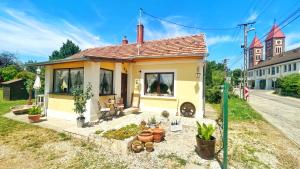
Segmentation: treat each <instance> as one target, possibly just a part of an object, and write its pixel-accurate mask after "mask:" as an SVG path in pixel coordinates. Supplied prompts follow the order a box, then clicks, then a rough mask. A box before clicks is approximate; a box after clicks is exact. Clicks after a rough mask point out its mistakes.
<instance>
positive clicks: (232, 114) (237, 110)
mask: <svg viewBox="0 0 300 169" xmlns="http://www.w3.org/2000/svg"><path fill="white" fill-rule="evenodd" d="M211 105H212V107H213V108H214V109H215V110H216V111H217V112H218V114H221V113H220V112H221V105H220V104H211ZM228 118H229V121H247V120H263V118H262V116H261V115H260V114H259V113H258V112H256V111H255V110H254V109H253V108H252V107H251V106H250V105H249V104H248V103H247V102H246V101H244V100H242V99H240V98H238V97H235V96H230V97H229V101H228Z"/></svg>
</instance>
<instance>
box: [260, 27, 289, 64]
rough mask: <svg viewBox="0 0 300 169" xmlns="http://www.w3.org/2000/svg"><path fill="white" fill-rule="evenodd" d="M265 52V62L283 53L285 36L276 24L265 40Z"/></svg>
mask: <svg viewBox="0 0 300 169" xmlns="http://www.w3.org/2000/svg"><path fill="white" fill-rule="evenodd" d="M265 50H266V60H269V59H271V58H272V57H274V56H275V55H279V54H281V53H282V52H284V51H285V35H284V34H283V32H282V31H281V29H280V28H279V27H278V25H277V24H274V25H273V27H272V29H271V31H270V32H269V34H268V36H267V38H266V40H265Z"/></svg>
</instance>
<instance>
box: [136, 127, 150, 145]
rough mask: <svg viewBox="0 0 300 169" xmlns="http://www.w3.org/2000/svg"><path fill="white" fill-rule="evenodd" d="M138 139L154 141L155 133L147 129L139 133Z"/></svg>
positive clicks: (144, 141)
mask: <svg viewBox="0 0 300 169" xmlns="http://www.w3.org/2000/svg"><path fill="white" fill-rule="evenodd" d="M138 140H140V141H141V142H143V143H146V142H152V141H153V135H152V132H151V131H148V130H145V131H142V132H141V133H140V134H139V135H138Z"/></svg>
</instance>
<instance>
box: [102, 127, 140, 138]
mask: <svg viewBox="0 0 300 169" xmlns="http://www.w3.org/2000/svg"><path fill="white" fill-rule="evenodd" d="M140 131H141V127H140V126H138V125H136V124H129V125H127V126H125V127H122V128H120V129H118V130H109V131H107V132H105V133H103V137H105V138H108V139H116V140H124V139H126V138H129V137H132V136H136V135H137V134H138V133H139V132H140Z"/></svg>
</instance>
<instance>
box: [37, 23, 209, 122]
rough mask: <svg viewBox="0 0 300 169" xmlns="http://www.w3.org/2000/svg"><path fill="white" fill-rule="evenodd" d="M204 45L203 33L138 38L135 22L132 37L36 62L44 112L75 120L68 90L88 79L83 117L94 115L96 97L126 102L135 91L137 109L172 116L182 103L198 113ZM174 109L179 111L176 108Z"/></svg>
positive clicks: (140, 28) (139, 31)
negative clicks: (41, 71) (41, 77)
mask: <svg viewBox="0 0 300 169" xmlns="http://www.w3.org/2000/svg"><path fill="white" fill-rule="evenodd" d="M206 56H207V47H206V43H205V37H204V35H203V34H199V35H193V36H185V37H176V38H171V39H162V40H152V41H144V26H143V25H142V24H139V25H137V42H136V43H132V44H129V43H128V40H127V39H126V37H124V38H123V40H122V42H121V44H120V45H114V46H106V47H96V48H90V49H86V50H83V51H81V52H79V53H77V54H74V55H72V56H70V57H68V58H66V59H61V60H54V61H49V62H42V63H37V64H36V65H40V66H45V96H46V97H45V98H46V99H45V101H46V104H45V105H47V114H48V116H55V117H59V118H64V119H75V118H76V117H77V115H76V114H75V113H74V111H73V108H74V106H73V98H72V96H71V91H72V89H73V88H74V86H75V85H78V84H79V85H83V87H84V88H85V86H87V85H88V83H90V84H91V85H92V92H93V93H94V97H93V98H92V99H91V101H90V102H89V104H88V106H87V112H86V113H85V117H86V120H88V121H93V120H96V118H97V111H98V101H99V100H100V101H101V100H104V99H107V98H108V97H109V96H113V97H117V98H122V99H123V101H124V103H125V105H126V106H131V100H133V98H132V96H133V95H138V96H139V98H140V99H139V109H140V110H141V111H146V112H156V113H161V112H162V111H163V110H166V111H169V112H170V113H171V115H173V116H175V115H176V114H177V113H178V112H179V107H180V106H181V105H182V104H183V103H184V102H189V103H191V104H192V105H194V107H195V109H196V110H195V111H196V112H195V117H197V118H202V117H203V100H204V99H203V97H204V96H203V65H204V58H205V57H206ZM179 113H180V112H179Z"/></svg>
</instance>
